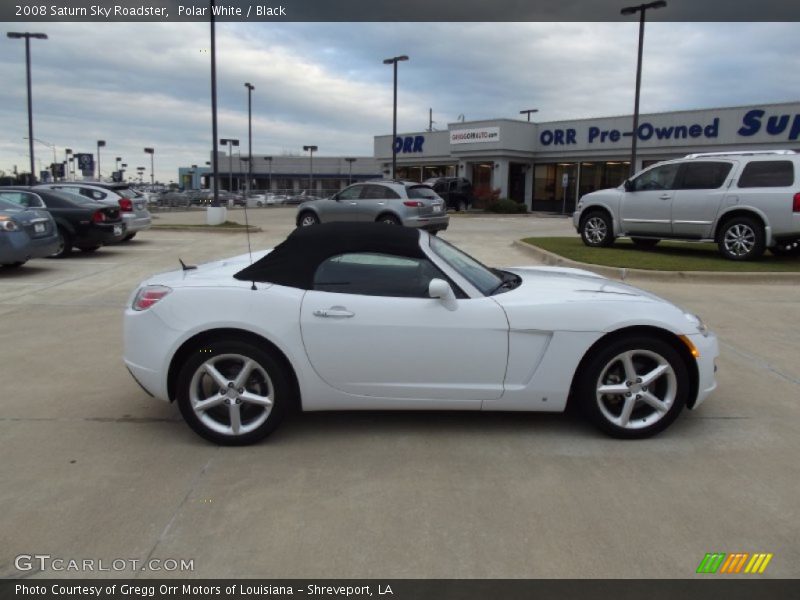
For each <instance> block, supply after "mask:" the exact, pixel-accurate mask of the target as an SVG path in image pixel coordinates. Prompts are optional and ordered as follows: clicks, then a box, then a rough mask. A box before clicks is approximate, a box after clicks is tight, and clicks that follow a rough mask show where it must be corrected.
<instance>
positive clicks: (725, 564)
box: [697, 552, 773, 575]
mask: <svg viewBox="0 0 800 600" xmlns="http://www.w3.org/2000/svg"><path fill="white" fill-rule="evenodd" d="M772 557H773V554H772V553H766V552H756V553H754V554H750V553H749V552H734V553H733V554H726V553H724V552H713V553H708V554H706V555H705V557H703V560H702V561H700V565H699V566H698V567H697V573H700V574H704V575H714V574H727V575H738V574H740V573H741V574H750V575H761V574H762V573H763V572H764V571H766V569H767V565H768V564H769V562H770V561H771V560H772Z"/></svg>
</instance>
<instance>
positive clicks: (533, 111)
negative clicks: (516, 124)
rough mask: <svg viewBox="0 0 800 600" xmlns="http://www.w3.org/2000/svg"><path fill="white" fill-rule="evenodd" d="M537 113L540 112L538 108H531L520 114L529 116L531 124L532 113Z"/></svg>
mask: <svg viewBox="0 0 800 600" xmlns="http://www.w3.org/2000/svg"><path fill="white" fill-rule="evenodd" d="M537 112H539V109H538V108H529V109H527V110H521V111H519V114H521V115H528V123H530V122H531V113H537Z"/></svg>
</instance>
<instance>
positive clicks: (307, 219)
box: [297, 212, 319, 227]
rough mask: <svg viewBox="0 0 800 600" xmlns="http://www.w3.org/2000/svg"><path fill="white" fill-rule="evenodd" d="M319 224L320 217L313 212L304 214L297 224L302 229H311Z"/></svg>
mask: <svg viewBox="0 0 800 600" xmlns="http://www.w3.org/2000/svg"><path fill="white" fill-rule="evenodd" d="M317 223H319V217H318V216H317V215H315V214H314V213H312V212H304V213H303V214H301V215H300V218H299V219H297V224H298V225H299V226H300V227H309V226H310V225H316V224H317Z"/></svg>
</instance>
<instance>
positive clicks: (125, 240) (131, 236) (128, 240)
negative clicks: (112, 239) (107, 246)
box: [122, 233, 136, 242]
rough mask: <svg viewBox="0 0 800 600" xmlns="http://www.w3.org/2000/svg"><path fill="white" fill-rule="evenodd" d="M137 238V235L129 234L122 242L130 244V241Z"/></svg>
mask: <svg viewBox="0 0 800 600" xmlns="http://www.w3.org/2000/svg"><path fill="white" fill-rule="evenodd" d="M135 237H136V234H135V233H129V234H128V235H126V236H125V237H124V238H122V241H123V242H130V241H131V240H132V239H133V238H135Z"/></svg>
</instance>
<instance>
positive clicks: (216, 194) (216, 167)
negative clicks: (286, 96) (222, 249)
mask: <svg viewBox="0 0 800 600" xmlns="http://www.w3.org/2000/svg"><path fill="white" fill-rule="evenodd" d="M208 14H209V16H210V17H211V149H212V150H213V153H212V154H213V157H212V159H211V160H212V161H213V162H214V187H213V190H214V196H213V199H212V201H211V206H214V207H218V206H219V177H218V176H217V174H218V173H219V156H218V152H217V36H216V33H215V29H214V0H209V11H208Z"/></svg>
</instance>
